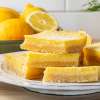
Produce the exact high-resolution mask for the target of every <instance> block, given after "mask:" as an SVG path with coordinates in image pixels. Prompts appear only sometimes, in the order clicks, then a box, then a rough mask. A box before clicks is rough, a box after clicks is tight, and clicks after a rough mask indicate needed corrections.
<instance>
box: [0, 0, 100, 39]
mask: <svg viewBox="0 0 100 100" xmlns="http://www.w3.org/2000/svg"><path fill="white" fill-rule="evenodd" d="M91 1H92V5H91V4H90V3H89V2H91ZM28 2H30V3H32V4H34V5H39V6H41V7H44V8H45V9H47V10H48V11H49V12H50V13H51V14H52V15H54V16H55V17H56V18H57V20H58V21H59V23H60V26H61V27H63V28H64V29H66V30H67V29H70V30H79V29H83V30H86V31H87V32H88V33H89V34H91V35H92V36H93V37H94V38H97V39H99V37H98V35H99V34H100V12H99V10H100V9H99V8H100V7H99V6H98V9H95V10H94V9H92V10H88V8H89V7H91V6H96V4H97V5H99V2H100V0H98V1H97V0H0V6H7V7H11V8H15V9H16V10H18V11H22V9H23V7H24V5H25V4H26V3H28Z"/></svg>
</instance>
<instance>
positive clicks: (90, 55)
mask: <svg viewBox="0 0 100 100" xmlns="http://www.w3.org/2000/svg"><path fill="white" fill-rule="evenodd" d="M83 51H84V64H85V65H100V43H94V44H90V45H87V46H86V47H85V48H84V49H83Z"/></svg>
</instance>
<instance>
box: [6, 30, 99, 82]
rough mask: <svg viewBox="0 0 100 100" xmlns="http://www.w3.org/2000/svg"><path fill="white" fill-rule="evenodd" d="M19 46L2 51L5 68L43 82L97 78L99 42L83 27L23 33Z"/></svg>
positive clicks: (95, 79)
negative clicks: (72, 29)
mask: <svg viewBox="0 0 100 100" xmlns="http://www.w3.org/2000/svg"><path fill="white" fill-rule="evenodd" d="M21 49H23V50H26V51H21V52H19V53H18V52H17V53H16V52H15V53H8V54H5V57H4V58H5V60H4V64H5V65H6V67H5V70H6V71H8V72H13V73H15V74H16V75H18V76H21V77H24V78H26V79H29V80H42V82H43V83H46V82H50V83H51V82H54V83H67V82H96V81H99V76H100V75H99V69H100V67H99V65H100V43H94V44H92V39H91V37H90V36H89V35H88V34H87V33H86V32H84V31H78V32H69V31H68V32H67V31H44V32H41V33H39V34H35V35H26V36H25V40H24V42H23V43H22V44H21Z"/></svg>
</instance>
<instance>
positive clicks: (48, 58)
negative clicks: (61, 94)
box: [27, 51, 80, 68]
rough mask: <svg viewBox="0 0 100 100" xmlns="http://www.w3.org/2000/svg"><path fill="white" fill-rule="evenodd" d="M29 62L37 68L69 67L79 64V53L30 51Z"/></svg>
mask: <svg viewBox="0 0 100 100" xmlns="http://www.w3.org/2000/svg"><path fill="white" fill-rule="evenodd" d="M27 55H28V60H27V64H28V65H30V66H33V65H34V66H35V67H36V68H46V67H49V66H55V67H59V66H60V67H67V66H78V65H79V57H80V54H79V53H70V54H61V53H60V54H58V53H37V52H31V51H30V52H29V53H28V54H27Z"/></svg>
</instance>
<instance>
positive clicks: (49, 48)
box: [21, 31, 87, 53]
mask: <svg viewBox="0 0 100 100" xmlns="http://www.w3.org/2000/svg"><path fill="white" fill-rule="evenodd" d="M86 40H87V35H86V33H85V32H83V31H79V32H65V31H45V32H41V33H39V34H35V35H25V40H24V42H23V43H22V44H21V49H24V50H30V51H33V52H48V53H75V52H80V51H81V50H82V49H83V47H84V45H85V44H86Z"/></svg>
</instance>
